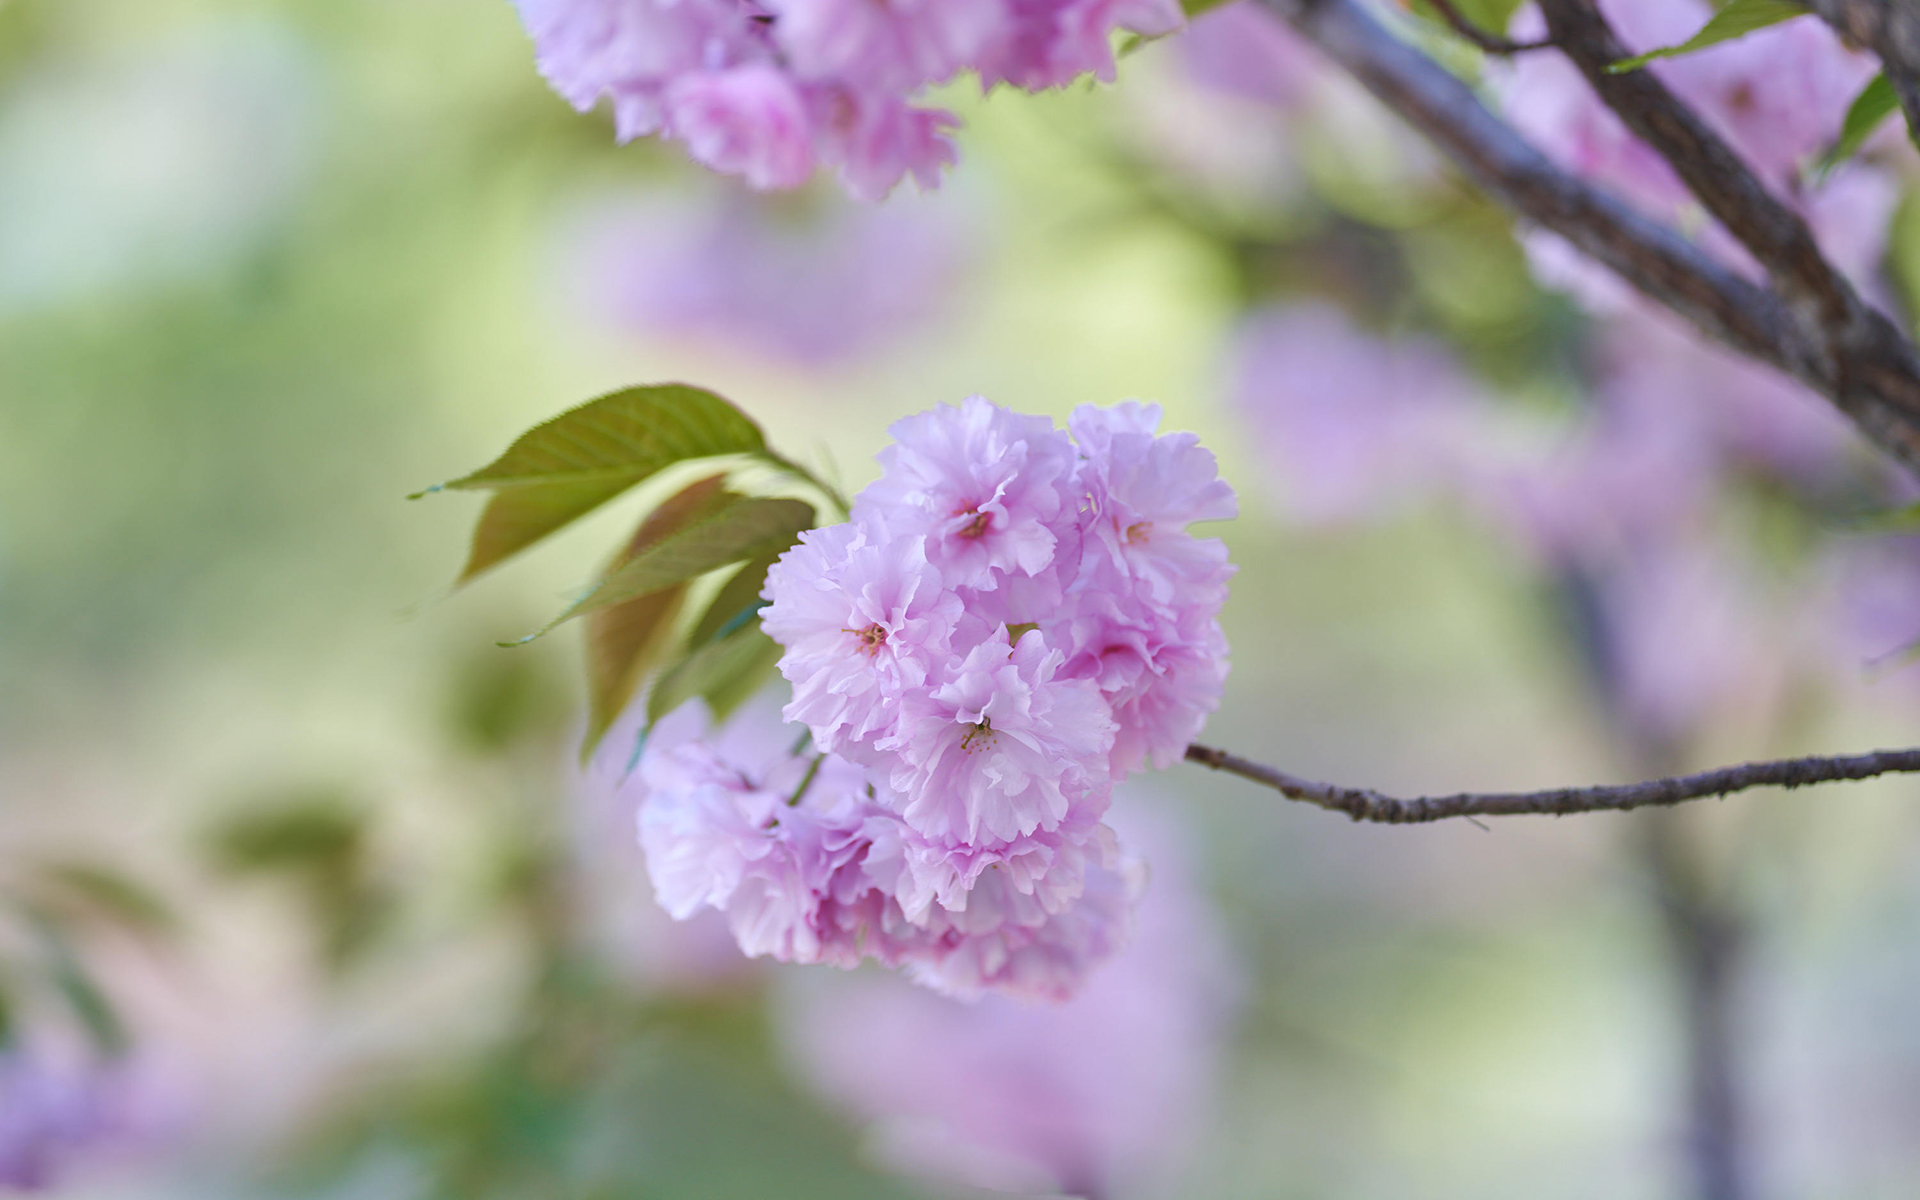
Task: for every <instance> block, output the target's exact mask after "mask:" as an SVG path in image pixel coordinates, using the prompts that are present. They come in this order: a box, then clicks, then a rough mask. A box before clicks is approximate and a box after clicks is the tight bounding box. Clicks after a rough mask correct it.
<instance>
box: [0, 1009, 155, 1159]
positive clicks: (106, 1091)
mask: <svg viewBox="0 0 1920 1200" xmlns="http://www.w3.org/2000/svg"><path fill="white" fill-rule="evenodd" d="M172 1090H173V1089H172V1088H171V1087H170V1086H169V1083H168V1081H166V1080H163V1079H162V1078H160V1077H159V1076H158V1075H156V1074H155V1073H154V1071H153V1070H152V1069H151V1064H149V1063H144V1062H141V1061H139V1060H136V1059H117V1060H113V1061H103V1060H101V1059H98V1058H96V1057H93V1056H90V1055H87V1054H82V1053H78V1052H70V1053H61V1052H58V1051H55V1050H52V1049H50V1048H48V1047H46V1046H41V1045H29V1044H26V1043H24V1042H21V1041H18V1040H16V1041H14V1042H13V1043H12V1044H11V1045H9V1046H8V1047H7V1048H5V1049H3V1050H0V1190H4V1189H11V1188H18V1189H22V1190H28V1191H36V1190H40V1189H43V1188H48V1187H51V1186H53V1185H54V1184H55V1183H56V1181H57V1180H58V1179H59V1178H60V1177H61V1176H62V1175H64V1174H67V1173H68V1172H71V1171H77V1170H79V1169H81V1167H82V1164H83V1163H84V1162H87V1161H93V1160H99V1159H102V1158H113V1157H117V1156H120V1155H123V1154H125V1153H126V1152H128V1151H130V1150H132V1149H135V1148H136V1147H138V1146H139V1145H140V1144H141V1143H143V1142H146V1141H148V1140H150V1139H151V1138H152V1137H153V1136H154V1135H155V1134H156V1133H158V1132H159V1131H160V1130H161V1129H162V1127H163V1126H166V1125H170V1124H174V1123H177V1121H178V1119H179V1117H180V1113H179V1112H178V1111H175V1110H177V1108H178V1105H177V1099H178V1098H177V1097H175V1096H172V1095H170V1094H169V1093H170V1092H171V1091H172Z"/></svg>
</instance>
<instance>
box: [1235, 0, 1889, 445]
mask: <svg viewBox="0 0 1920 1200" xmlns="http://www.w3.org/2000/svg"><path fill="white" fill-rule="evenodd" d="M1260 2H1261V3H1262V4H1263V5H1264V6H1265V7H1266V8H1267V9H1269V10H1270V11H1272V12H1274V13H1276V14H1277V15H1279V16H1280V17H1281V18H1282V19H1283V20H1285V21H1287V22H1288V23H1289V24H1291V25H1292V26H1293V27H1294V28H1295V29H1296V30H1298V31H1299V32H1300V34H1301V35H1302V36H1304V37H1305V38H1306V39H1307V40H1308V41H1311V42H1313V43H1314V44H1315V45H1317V46H1319V48H1320V49H1321V50H1322V51H1323V52H1324V53H1325V54H1326V55H1327V56H1328V57H1329V58H1331V59H1333V61H1334V62H1336V63H1338V64H1339V65H1340V66H1341V67H1343V68H1345V69H1346V71H1347V72H1348V73H1349V74H1351V75H1353V76H1354V78H1355V79H1357V80H1358V81H1359V82H1360V83H1361V84H1362V85H1364V86H1365V87H1366V88H1367V89H1368V90H1369V91H1371V92H1372V93H1373V94H1374V95H1375V96H1376V97H1377V98H1378V99H1380V100H1381V102H1383V103H1384V104H1385V105H1386V106H1387V107H1388V108H1390V109H1392V110H1393V111H1394V112H1396V113H1398V114H1399V115H1400V117H1401V118H1402V119H1404V120H1405V121H1407V122H1408V123H1409V124H1410V125H1412V126H1413V127H1414V128H1416V129H1418V130H1419V131H1420V132H1421V133H1423V134H1425V135H1426V136H1427V137H1428V139H1430V140H1431V141H1432V142H1433V143H1434V144H1435V145H1436V146H1438V147H1439V148H1440V149H1441V150H1442V151H1443V152H1445V153H1446V154H1447V155H1448V156H1449V157H1450V158H1452V159H1453V161H1454V162H1455V164H1457V165H1458V166H1459V167H1460V169H1461V170H1462V171H1464V172H1465V173H1466V174H1467V175H1468V177H1469V178H1471V179H1472V180H1473V181H1474V182H1476V183H1477V184H1479V185H1480V186H1481V187H1482V188H1484V189H1485V190H1486V191H1487V192H1488V193H1489V194H1490V195H1492V196H1493V197H1494V198H1495V199H1496V200H1498V201H1500V202H1501V203H1502V204H1504V205H1506V206H1507V207H1508V208H1510V209H1512V210H1513V211H1514V212H1515V213H1517V214H1519V215H1520V216H1521V217H1523V218H1525V219H1526V220H1528V221H1530V222H1532V223H1534V224H1536V225H1538V226H1540V227H1541V228H1544V229H1547V230H1550V231H1552V232H1554V233H1556V234H1559V235H1560V236H1561V237H1563V238H1565V239H1567V241H1569V242H1571V243H1572V244H1573V245H1574V246H1575V247H1576V248H1578V249H1579V250H1580V251H1582V252H1583V253H1585V254H1587V255H1589V256H1590V257H1592V258H1594V259H1596V260H1597V261H1599V262H1601V263H1603V264H1605V265H1606V266H1607V267H1609V268H1610V269H1612V270H1613V271H1614V272H1615V273H1616V274H1618V275H1619V276H1620V277H1621V278H1623V279H1625V280H1626V281H1627V282H1628V283H1629V284H1631V285H1632V286H1633V287H1635V288H1636V289H1638V290H1639V291H1640V292H1641V293H1643V294H1644V295H1646V296H1647V297H1649V298H1650V299H1652V300H1654V301H1656V302H1658V303H1660V304H1663V305H1665V306H1666V307H1667V308H1669V309H1671V310H1672V311H1674V312H1675V313H1677V314H1678V315H1679V316H1681V317H1683V318H1684V319H1686V320H1687V321H1689V322H1691V323H1692V324H1693V325H1695V326H1696V327H1697V328H1699V329H1701V330H1702V331H1703V332H1705V333H1707V334H1708V335H1709V336H1711V337H1714V338H1717V339H1719V340H1720V341H1722V342H1725V343H1726V344H1727V345H1729V346H1732V347H1733V348H1734V349H1736V350H1738V351H1740V352H1741V353H1743V354H1746V355H1748V356H1749V357H1752V358H1755V359H1758V360H1760V361H1762V362H1767V363H1771V364H1772V365H1774V366H1776V367H1778V368H1780V369H1781V370H1783V371H1786V372H1787V373H1789V374H1791V375H1793V376H1794V377H1796V378H1798V379H1799V380H1801V381H1802V382H1803V383H1805V384H1807V385H1808V386H1809V387H1811V388H1813V389H1814V390H1815V391H1817V392H1820V393H1821V394H1822V395H1825V396H1826V397H1827V398H1828V399H1830V400H1832V401H1833V402H1834V403H1835V404H1837V405H1838V406H1839V407H1840V408H1841V409H1842V410H1843V411H1845V412H1846V413H1847V414H1848V415H1849V416H1851V417H1852V418H1853V420H1854V422H1855V423H1856V424H1857V425H1859V426H1860V428H1861V429H1862V430H1863V431H1864V432H1865V433H1866V435H1867V437H1868V438H1869V439H1870V440H1872V441H1873V442H1874V443H1875V444H1876V445H1878V446H1879V447H1880V448H1881V449H1883V450H1885V451H1886V452H1887V453H1889V454H1891V455H1893V456H1894V457H1895V458H1896V459H1898V460H1899V461H1901V462H1902V463H1904V464H1905V465H1906V466H1907V467H1908V468H1909V470H1911V471H1913V472H1914V473H1915V474H1920V364H1916V362H1915V360H1914V357H1913V354H1912V351H1911V348H1910V347H1908V346H1907V345H1906V341H1905V338H1904V337H1902V336H1901V335H1900V333H1899V331H1898V330H1897V329H1895V328H1894V327H1893V326H1892V324H1891V322H1888V321H1887V320H1886V319H1885V318H1884V317H1881V316H1879V314H1877V313H1873V312H1872V310H1870V309H1867V308H1866V307H1865V306H1864V305H1859V308H1858V310H1855V309H1852V308H1849V307H1848V306H1847V305H1846V304H1845V303H1844V302H1843V303H1842V305H1841V306H1840V308H1839V309H1838V310H1836V311H1837V313H1838V315H1839V316H1840V317H1842V318H1844V319H1843V320H1841V321H1840V323H1839V326H1838V327H1837V328H1836V327H1834V326H1833V325H1832V324H1831V323H1830V322H1829V321H1828V320H1827V319H1826V318H1827V315H1828V314H1824V313H1814V314H1812V319H1809V316H1808V314H1806V313H1804V312H1801V311H1798V310H1797V309H1796V307H1792V306H1789V305H1788V304H1787V303H1785V302H1784V301H1783V300H1782V299H1781V297H1780V296H1778V295H1776V294H1775V293H1774V292H1772V291H1770V290H1769V289H1767V288H1764V287H1761V286H1759V285H1757V284H1755V283H1753V282H1751V281H1750V280H1748V279H1745V278H1743V277H1742V276H1740V275H1739V274H1738V273H1737V272H1735V271H1733V270H1732V269H1730V268H1729V267H1727V266H1726V265H1725V264H1723V263H1720V262H1718V261H1716V260H1715V259H1713V258H1712V257H1711V256H1710V255H1708V254H1706V253H1704V252H1703V251H1702V250H1701V249H1700V248H1699V247H1698V246H1696V245H1694V244H1693V243H1691V242H1689V241H1687V240H1686V239H1685V238H1683V237H1681V236H1680V235H1679V234H1678V233H1676V232H1674V231H1673V230H1672V229H1670V228H1668V227H1667V226H1665V225H1663V224H1661V223H1660V222H1658V221H1654V220H1651V219H1650V218H1648V217H1646V216H1644V215H1642V214H1640V213H1639V212H1636V211H1635V210H1634V209H1632V208H1631V207H1629V206H1628V205H1626V204H1625V203H1623V202H1622V201H1621V200H1620V199H1619V198H1617V197H1615V196H1613V195H1611V194H1610V193H1608V192H1606V191H1603V190H1601V189H1599V188H1597V187H1594V186H1593V185H1592V184H1590V183H1587V182H1586V181H1584V180H1581V179H1579V178H1576V177H1575V176H1573V175H1571V174H1569V173H1567V172H1565V171H1563V170H1561V169H1560V168H1559V167H1558V166H1556V165H1554V164H1553V163H1552V162H1551V161H1550V160H1549V159H1548V158H1547V157H1546V156H1545V155H1544V154H1542V153H1541V152H1540V150H1539V149H1537V148H1536V147H1534V146H1533V145H1531V144H1530V143H1529V142H1527V141H1526V139H1524V138H1522V137H1521V136H1520V135H1519V134H1518V133H1516V132H1515V131H1514V130H1513V128H1512V127H1511V126H1509V125H1507V124H1506V123H1505V122H1504V121H1502V120H1500V119H1499V118H1498V117H1496V116H1494V115H1493V114H1492V113H1491V112H1489V111H1488V110H1487V108H1486V106H1485V105H1483V104H1481V103H1480V101H1479V99H1478V98H1477V97H1476V96H1475V95H1474V94H1473V92H1472V90H1471V89H1470V88H1468V86H1467V85H1466V84H1465V83H1464V82H1462V81H1461V80H1459V79H1457V78H1455V77H1454V76H1453V75H1451V74H1450V73H1448V72H1447V71H1446V70H1445V69H1444V68H1443V67H1441V66H1440V65H1439V64H1438V63H1436V62H1434V61H1433V60H1432V59H1430V58H1428V57H1427V56H1426V55H1425V54H1423V53H1421V52H1420V51H1419V50H1418V49H1416V48H1414V47H1413V46H1410V45H1408V44H1406V43H1405V42H1402V41H1401V40H1400V39H1399V38H1397V37H1395V36H1394V35H1393V34H1392V33H1391V32H1390V31H1388V30H1387V29H1386V28H1385V27H1383V26H1382V25H1381V24H1380V23H1379V22H1378V21H1377V20H1375V19H1374V17H1373V16H1372V15H1371V14H1369V13H1368V12H1367V11H1366V10H1365V9H1364V8H1363V7H1361V5H1360V3H1359V0H1260ZM1562 2H1565V0H1562ZM1835 2H1838V0H1835ZM1622 56H1624V54H1623V55H1622ZM1609 61H1611V60H1609ZM1615 78H1620V79H1624V78H1628V76H1618V77H1615ZM1649 78H1650V77H1649ZM1709 136H1711V135H1710V134H1709ZM1735 161H1736V163H1737V161H1738V160H1735ZM1740 170H1741V171H1742V172H1745V168H1744V164H1740ZM1747 174H1748V176H1749V177H1750V173H1747ZM1775 203H1777V202H1775ZM1787 215H1788V216H1789V217H1791V218H1792V219H1793V220H1794V221H1796V222H1797V221H1798V218H1797V217H1793V215H1792V214H1791V213H1790V212H1789V213H1788V214H1787ZM1736 232H1737V231H1736ZM1769 232H1770V233H1771V234H1772V235H1774V236H1776V237H1778V238H1779V239H1780V246H1781V248H1782V253H1784V252H1785V249H1786V248H1795V249H1796V250H1797V249H1801V248H1804V247H1801V245H1800V243H1797V242H1795V241H1794V239H1793V237H1792V236H1791V231H1790V230H1787V229H1785V227H1782V228H1781V229H1770V230H1769ZM1814 255H1815V257H1816V258H1817V257H1818V251H1817V249H1815V250H1814ZM1763 261H1766V260H1765V259H1763ZM1821 266H1825V262H1824V259H1822V260H1820V262H1819V264H1818V265H1814V264H1808V263H1801V264H1800V267H1801V270H1802V273H1803V275H1804V276H1805V279H1806V281H1807V282H1811V281H1812V280H1814V279H1816V278H1820V279H1824V278H1825V275H1823V274H1822V273H1821V271H1820V267H1821ZM1825 269H1826V272H1828V273H1831V272H1832V268H1831V267H1830V266H1826V268H1825ZM1838 283H1839V287H1840V288H1842V289H1845V290H1844V291H1843V292H1841V293H1840V295H1842V296H1843V297H1845V296H1851V295H1852V292H1851V289H1850V288H1848V287H1847V285H1846V283H1845V280H1844V279H1840V280H1839V281H1838ZM1853 303H1854V304H1859V302H1858V298H1857V297H1854V300H1853ZM1801 307H1804V306H1801Z"/></svg>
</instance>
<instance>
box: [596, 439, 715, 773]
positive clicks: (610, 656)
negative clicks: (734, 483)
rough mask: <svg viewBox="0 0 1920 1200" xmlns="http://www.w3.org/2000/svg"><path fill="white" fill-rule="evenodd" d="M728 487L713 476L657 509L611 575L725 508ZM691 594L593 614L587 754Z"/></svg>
mask: <svg viewBox="0 0 1920 1200" xmlns="http://www.w3.org/2000/svg"><path fill="white" fill-rule="evenodd" d="M725 483H726V476H725V475H712V476H709V477H707V478H706V479H702V480H700V481H699V482H697V483H693V484H690V485H689V486H687V487H686V488H684V489H682V490H681V491H680V492H679V493H677V494H676V495H674V496H673V497H672V498H671V499H668V500H667V501H665V502H664V503H662V504H661V505H660V507H658V508H656V509H654V510H653V512H652V513H650V514H648V516H647V518H646V520H644V521H642V522H641V523H640V528H639V529H637V530H635V531H634V534H633V537H632V539H631V540H630V541H628V543H627V546H626V548H625V549H624V550H622V551H621V552H620V554H619V555H617V556H616V557H615V558H614V560H613V562H611V563H610V564H608V567H607V575H608V577H609V578H611V577H612V576H613V575H614V574H616V573H617V572H618V571H619V569H620V568H621V567H623V566H625V565H626V564H628V563H631V562H632V561H633V560H634V559H636V558H639V557H640V556H642V555H644V554H647V553H648V552H649V551H651V550H653V549H654V548H655V547H657V546H659V545H660V543H662V542H663V541H665V540H666V539H667V538H669V537H670V536H672V535H673V534H675V533H678V532H680V531H682V530H685V529H686V528H687V527H688V526H689V525H690V524H695V523H697V522H699V521H700V520H701V519H702V518H704V517H707V516H711V515H712V514H713V513H714V512H715V511H717V510H718V509H719V508H721V507H723V506H724V505H725V503H726V498H727V497H729V496H731V495H732V493H729V492H727V491H726V490H725V487H724V485H725ZM686 596H687V585H686V583H685V581H679V582H676V583H673V584H671V585H670V586H668V587H665V588H661V589H658V590H656V591H653V592H649V593H647V594H645V595H641V596H636V597H634V598H632V599H629V600H624V601H621V602H620V603H618V604H610V605H607V606H606V607H604V608H600V609H598V610H596V611H594V612H592V613H590V614H589V615H588V617H587V736H586V740H585V742H584V743H583V744H582V746H581V754H582V755H583V756H584V755H585V754H587V753H588V752H590V751H591V750H592V749H593V747H594V746H595V745H596V744H597V743H598V742H599V740H600V738H601V736H602V735H604V734H605V733H606V731H607V727H608V726H609V725H611V724H613V721H614V719H615V718H616V717H618V716H619V715H620V710H621V709H623V708H625V707H626V705H627V701H629V700H631V699H632V698H633V694H634V692H635V691H637V690H638V689H639V687H640V682H641V680H642V679H644V678H645V676H646V673H647V670H648V668H650V667H651V666H652V665H653V664H654V662H655V661H657V660H658V659H659V658H660V657H661V655H662V654H664V653H665V652H666V650H667V648H668V646H669V645H670V644H671V640H672V634H673V624H674V620H675V619H676V618H677V617H678V616H679V615H680V608H681V605H682V603H683V602H684V601H685V600H686Z"/></svg>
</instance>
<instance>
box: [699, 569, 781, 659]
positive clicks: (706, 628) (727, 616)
mask: <svg viewBox="0 0 1920 1200" xmlns="http://www.w3.org/2000/svg"><path fill="white" fill-rule="evenodd" d="M785 553H786V551H785V550H773V551H769V552H768V553H766V554H763V555H761V556H760V557H759V558H756V559H754V560H753V561H752V562H750V563H748V564H747V565H746V566H744V567H741V568H740V569H739V570H738V571H736V572H734V574H733V577H732V578H731V579H729V580H727V582H726V583H725V584H724V585H722V586H721V588H720V590H719V592H717V593H716V594H715V595H714V597H713V603H711V604H709V605H707V611H706V612H705V613H703V614H701V617H700V621H699V623H698V624H696V625H695V626H694V627H693V633H692V635H691V636H689V637H688V638H687V644H688V645H689V646H704V645H706V644H707V643H708V642H710V641H712V640H713V639H715V638H719V637H725V636H727V635H728V634H730V633H732V632H733V631H734V630H735V629H738V628H740V626H742V625H744V624H746V622H747V621H748V620H750V619H751V618H752V617H753V615H754V614H755V613H758V612H759V611H760V610H761V609H762V608H764V607H765V606H766V601H764V600H762V599H760V591H761V589H762V588H764V587H766V585H767V571H768V569H769V568H771V567H772V566H773V564H774V563H775V562H777V561H779V559H780V556H781V555H782V554H785Z"/></svg>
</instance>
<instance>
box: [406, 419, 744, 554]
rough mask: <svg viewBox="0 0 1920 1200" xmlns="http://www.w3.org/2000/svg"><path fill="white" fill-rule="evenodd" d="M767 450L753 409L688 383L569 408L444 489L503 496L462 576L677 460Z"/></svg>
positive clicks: (490, 507) (485, 520) (485, 519)
mask: <svg viewBox="0 0 1920 1200" xmlns="http://www.w3.org/2000/svg"><path fill="white" fill-rule="evenodd" d="M766 449H767V443H766V439H765V437H764V436H763V435H762V434H761V432H760V427H759V426H758V425H756V424H754V423H753V421H752V420H751V419H750V418H749V417H748V416H747V415H746V414H745V413H743V412H741V411H740V410H739V409H738V408H736V407H734V406H733V405H732V404H731V403H729V402H727V401H726V400H724V399H722V398H720V397H719V396H716V395H715V394H713V393H712V392H709V391H707V390H705V389H703V388H696V387H689V386H687V385H685V384H678V383H668V384H656V385H653V386H650V387H634V388H627V389H625V390H624V391H618V392H614V393H612V394H611V395H606V396H602V397H600V398H599V399H597V400H591V401H588V402H587V403H585V404H583V405H581V406H580V407H578V408H574V409H569V410H568V411H566V412H564V413H561V414H560V415H559V416H557V417H555V418H553V419H552V420H550V421H545V422H542V423H541V424H539V425H536V426H534V427H533V428H532V429H529V430H528V431H527V432H525V433H523V434H521V435H520V436H519V437H518V438H516V439H515V440H514V443H513V445H511V446H509V447H507V451H506V453H504V454H502V455H501V456H500V457H499V458H497V459H495V460H494V461H493V462H491V463H488V464H487V465H486V466H484V467H482V468H480V469H479V470H478V471H475V472H473V473H472V474H470V475H463V476H461V477H460V478H459V479H455V480H453V481H451V482H449V483H445V484H442V485H441V486H442V487H445V488H454V489H461V490H469V491H472V490H482V491H492V492H494V493H495V495H494V497H493V499H492V500H490V501H489V502H488V504H487V507H486V511H485V512H483V513H482V514H481V516H480V524H479V527H478V528H476V529H475V531H474V536H473V548H472V550H471V552H470V553H469V554H468V556H467V565H466V567H465V568H464V569H462V571H461V572H460V578H459V580H458V582H460V583H464V582H466V581H467V580H469V579H471V578H473V577H474V576H475V575H478V574H479V573H480V572H482V571H484V570H486V569H487V568H488V567H491V566H493V565H494V564H495V563H497V562H499V561H501V560H502V559H504V558H506V557H508V556H509V555H511V554H514V553H516V552H518V551H520V550H523V549H525V548H526V547H528V546H530V545H532V544H533V543H535V542H537V541H539V540H540V539H541V538H544V537H546V536H547V535H548V534H550V533H553V532H554V531H555V530H557V529H560V528H561V527H563V526H565V525H567V524H568V523H570V522H572V521H574V520H577V519H578V518H580V517H582V516H585V515H586V514H587V513H589V512H592V511H593V510H594V509H596V508H598V507H599V506H600V505H602V504H604V503H606V502H607V501H608V500H611V499H613V497H615V496H617V495H619V494H620V493H621V492H623V491H625V490H626V489H628V488H630V487H632V486H633V485H635V484H637V483H639V482H641V481H642V480H644V479H647V478H648V477H650V476H652V475H653V474H655V473H656V472H659V471H661V470H664V469H665V468H667V467H670V466H672V465H673V464H675V463H678V462H684V461H686V460H688V459H695V458H713V457H717V456H720V455H727V454H761V455H764V454H765V453H766ZM429 490H439V489H429ZM424 494H425V493H419V495H424Z"/></svg>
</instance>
